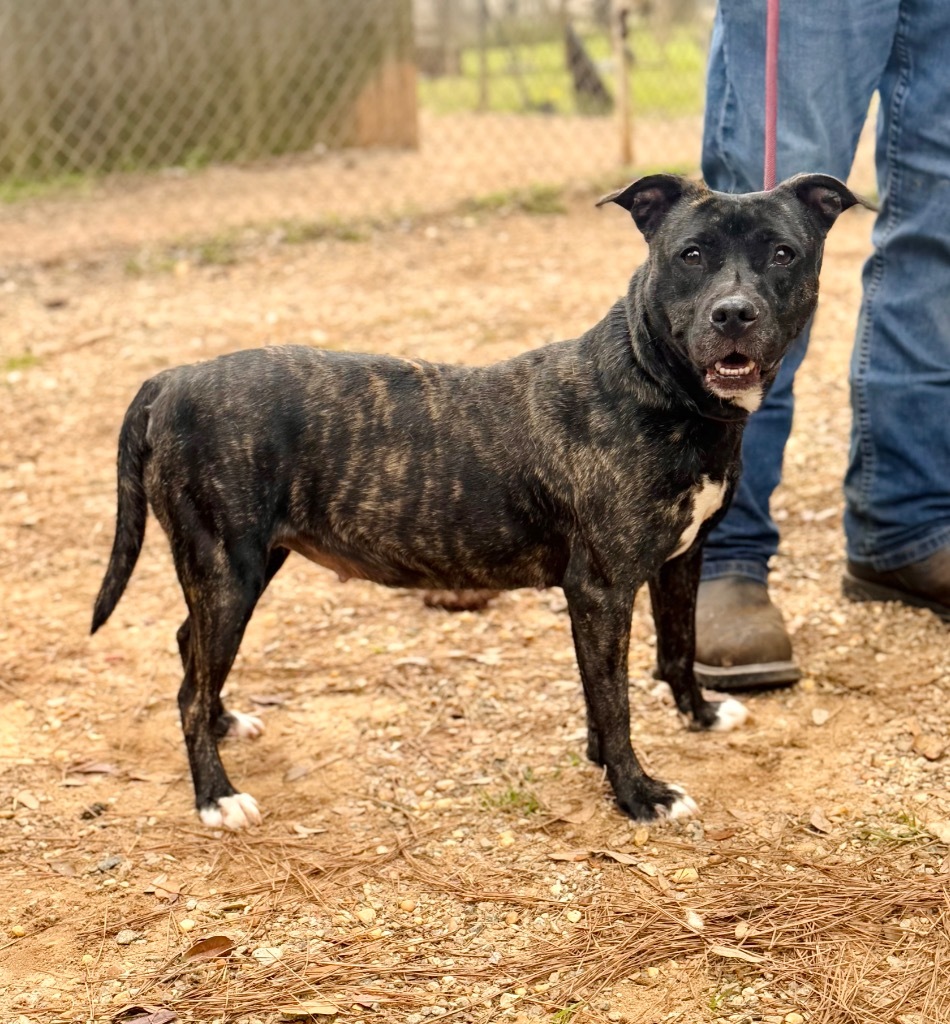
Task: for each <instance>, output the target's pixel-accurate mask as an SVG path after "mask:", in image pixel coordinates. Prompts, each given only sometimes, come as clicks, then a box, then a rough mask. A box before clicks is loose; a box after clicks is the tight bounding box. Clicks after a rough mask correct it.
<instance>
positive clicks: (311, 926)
mask: <svg viewBox="0 0 950 1024" xmlns="http://www.w3.org/2000/svg"><path fill="white" fill-rule="evenodd" d="M63 216H64V218H65V217H66V214H65V212H64V213H63ZM28 219H29V218H28V216H27V215H26V214H23V215H21V221H23V222H25V221H26V220H28ZM66 219H68V218H66ZM870 225H871V219H870V216H869V215H866V214H864V213H861V212H858V211H854V212H852V213H849V214H848V215H847V216H846V217H845V218H843V219H842V222H841V223H840V224H839V225H838V226H837V227H836V228H835V230H834V232H833V234H832V237H831V240H830V244H829V251H828V255H827V257H826V261H825V264H826V270H825V273H824V279H823V303H822V307H821V311H820V316H819V321H818V325H817V327H816V330H815V334H814V340H813V345H812V352H811V353H810V355H809V357H808V360H807V362H806V364H805V367H804V370H803V372H802V374H801V376H800V387H799V402H800V406H799V413H798V417H797V423H796V428H795V434H794V437H793V439H792V441H791V442H790V446H789V450H788V459H787V473H786V479H785V483H784V485H783V487H782V489H781V491H780V493H779V495H778V498H777V514H778V517H779V519H780V520H781V523H782V528H783V544H782V550H781V553H780V555H779V557H778V558H777V560H776V565H775V573H774V576H773V589H774V593H775V596H776V598H777V600H778V601H779V602H780V603H781V606H782V607H783V609H784V611H785V614H786V616H787V620H788V622H789V625H790V626H791V629H792V632H793V634H794V640H795V648H796V653H797V657H798V659H799V661H800V663H801V665H802V667H803V669H804V672H805V679H804V681H803V682H802V684H801V685H800V686H798V687H796V688H795V689H794V690H792V691H790V692H783V693H776V694H767V695H761V696H757V697H754V698H751V699H750V700H749V701H748V704H749V707H750V709H751V711H752V717H751V719H750V721H749V723H748V724H747V725H746V726H745V727H744V728H743V729H742V730H741V731H739V732H736V733H734V734H729V735H719V734H717V735H696V734H692V733H687V732H685V731H683V730H682V728H681V727H680V725H679V723H678V721H677V718H676V716H675V714H674V712H673V709H672V707H671V704H670V701H669V698H668V696H667V695H666V694H665V693H664V692H663V689H664V688H663V687H657V686H656V685H655V684H654V683H653V682H652V681H651V678H650V671H651V668H652V664H653V649H652V647H653V638H652V627H651V623H650V618H649V608H648V601H647V599H646V596H645V595H642V596H641V598H640V599H639V601H638V605H637V609H636V611H635V615H634V626H633V641H632V645H631V658H630V661H631V688H632V698H633V706H634V738H635V744H636V745H637V747H638V749H639V750H640V751H642V752H643V753H644V755H645V757H646V759H647V761H648V763H649V765H650V767H651V768H652V769H653V770H655V771H656V772H657V774H659V775H660V776H661V777H667V778H673V779H676V780H679V781H681V782H683V783H684V784H685V785H686V786H687V788H688V790H689V792H690V793H691V794H692V795H693V796H694V797H695V798H696V800H697V801H698V803H699V804H700V807H701V809H702V817H701V819H700V820H699V821H698V822H692V823H686V824H677V825H665V826H657V827H651V828H649V829H647V828H643V827H636V826H634V825H632V824H631V823H628V822H627V821H625V820H624V819H623V818H622V817H621V816H620V815H619V814H618V812H617V811H616V809H615V808H614V806H613V805H612V803H611V801H610V799H609V794H608V790H607V787H606V785H605V783H604V780H603V779H602V777H601V774H600V773H599V772H598V771H597V770H596V769H595V768H594V767H593V766H592V765H590V764H588V763H587V762H586V761H585V760H584V756H583V754H584V741H583V732H584V722H583V708H582V699H581V695H580V691H579V685H578V682H577V674H576V668H575V664H574V660H573V653H572V648H571V642H570V631H569V626H568V621H567V617H566V615H565V614H564V607H563V599H562V597H561V595H560V592H558V591H552V592H546V593H533V592H532V593H527V592H516V593H511V594H507V595H504V596H502V597H501V598H499V599H498V600H497V601H496V602H494V603H493V604H492V605H491V606H490V608H489V609H488V610H487V611H486V612H484V613H481V614H468V613H463V614H460V615H449V614H448V613H445V612H440V611H434V610H429V609H425V608H423V607H422V604H421V602H420V601H419V599H418V597H417V595H414V594H411V593H403V592H390V591H385V590H382V589H378V588H375V587H373V586H372V585H370V584H363V583H358V582H356V583H348V584H346V585H340V584H339V583H338V582H337V580H336V578H335V576H333V575H332V574H330V573H329V572H325V571H323V570H321V569H319V568H317V567H315V566H313V565H311V564H309V563H307V562H305V561H304V560H303V559H292V560H291V561H290V562H289V563H288V565H287V566H286V567H285V568H284V570H283V571H282V572H281V574H280V575H279V576H278V578H277V579H276V580H275V582H274V584H273V586H272V587H271V589H270V590H269V591H268V593H267V594H266V596H265V598H264V599H263V600H262V602H261V604H260V606H259V608H258V611H257V614H256V616H255V618H254V619H253V621H252V623H251V626H250V628H249V631H248V634H247V637H246V639H245V642H244V644H243V647H242V650H241V653H240V655H239V658H238V661H237V663H236V665H235V668H234V670H233V672H232V674H231V678H230V680H229V683H228V687H227V696H228V700H229V702H230V703H231V704H232V705H233V706H234V707H235V708H237V709H240V710H245V711H254V712H255V713H256V714H259V715H260V716H261V717H262V718H263V719H264V720H265V722H266V726H267V731H266V733H265V734H264V736H263V737H262V738H260V739H259V740H257V741H255V742H253V743H236V742H235V743H229V744H228V746H227V750H226V753H225V760H226V763H227V765H228V768H229V771H230V773H231V775H232V778H233V779H235V780H236V781H238V782H239V784H241V785H242V786H243V787H245V788H246V789H247V790H249V791H250V792H252V793H254V794H255V796H257V797H258V799H259V800H260V802H261V804H262V807H263V808H264V811H265V820H264V824H263V826H262V828H261V829H259V830H257V831H256V832H255V833H254V834H252V835H247V836H230V835H218V834H213V833H207V832H205V831H204V830H202V829H201V828H200V826H199V825H198V822H197V819H196V817H195V815H194V811H193V808H192V806H191V793H190V784H189V780H188V777H187V767H186V763H185V757H184V751H183V745H182V741H181V735H180V728H179V725H178V721H177V708H176V704H175V693H176V689H177V686H178V683H179V679H180V666H179V662H178V657H177V652H176V648H175V638H174V633H175V629H176V627H177V625H178V624H179V622H180V621H181V619H182V618H183V602H182V599H181V595H180V592H179V590H178V587H177V584H176V581H175V578H174V574H173V571H172V567H171V564H170V559H169V555H168V551H167V547H166V544H165V540H164V537H163V536H162V534H161V531H160V530H159V529H158V528H157V525H156V524H155V523H154V521H152V522H151V523H150V528H149V532H148V537H147V541H146V548H145V551H144V552H143V555H142V558H141V560H140V562H139V566H138V568H137V570H136V573H135V576H134V578H133V581H132V583H131V585H130V587H129V589H128V591H127V593H126V595H125V597H124V598H123V600H122V602H121V603H120V605H119V607H118V609H117V611H116V613H115V615H114V616H113V618H112V620H111V621H110V622H109V624H108V625H107V626H106V627H105V628H104V629H103V630H102V632H101V633H100V634H98V635H97V636H96V637H95V638H92V639H90V638H89V636H88V623H89V617H90V611H91V603H92V599H93V597H94V595H95V593H96V590H97V588H98V585H99V582H100V579H101V575H102V572H103V569H104V566H105V563H106V559H107V555H108V550H109V545H110V543H111V536H112V526H113V516H114V501H115V494H114V489H115V483H114V469H113V466H114V458H115V443H116V435H117V430H118V426H119V423H120V420H121V417H122V414H123V412H124V409H125V407H126V405H127V403H128V401H129V400H130V399H131V397H132V395H133V394H134V392H135V390H136V388H137V386H138V384H139V383H140V381H141V380H142V379H143V378H144V377H146V376H147V375H149V374H151V373H153V372H154V371H156V370H158V369H160V368H161V367H165V366H169V365H173V364H177V363H181V362H185V361H193V360H197V359H205V358H208V357H211V356H214V355H217V354H219V353H222V352H226V351H231V350H234V349H237V348H242V347H250V346H257V345H262V344H281V343H286V342H296V343H304V344H318V345H323V346H328V347H332V348H354V349H359V350H367V351H369V350H372V351H380V352H392V353H397V354H401V355H414V356H420V357H424V358H428V359H445V360H453V361H463V362H485V361H490V360H495V359H500V358H503V357H505V356H508V355H511V354H513V353H516V352H519V351H522V350H524V349H525V348H528V347H532V346H536V345H539V344H542V343H544V342H547V341H550V340H554V339H558V338H562V337H571V336H575V335H576V334H577V333H579V332H581V331H582V330H584V329H585V328H586V327H588V326H590V325H591V324H592V323H594V322H595V321H596V320H597V319H598V318H599V317H600V316H601V315H602V314H603V312H604V311H605V310H606V309H607V308H608V306H609V304H610V303H611V302H612V301H613V299H614V298H615V297H616V296H617V295H618V294H619V293H620V292H621V291H622V289H623V288H624V286H625V283H626V279H627V277H628V275H629V273H630V271H631V269H632V268H633V267H634V266H635V265H636V263H637V261H638V260H639V259H641V257H642V255H643V246H642V243H641V242H640V240H639V238H638V237H637V236H636V233H635V231H634V230H633V228H632V227H631V226H630V224H629V222H628V221H627V220H626V219H625V218H623V217H622V216H620V215H619V211H613V212H611V211H610V210H603V211H594V210H593V209H592V207H591V204H590V202H589V199H585V200H584V201H580V200H577V201H572V202H571V203H570V209H569V211H568V212H567V214H565V215H561V216H549V217H540V216H535V217H532V216H527V215H524V214H518V213H510V214H508V215H505V213H504V212H502V213H500V214H499V213H493V214H485V215H480V216H477V217H457V216H443V217H440V218H436V219H432V218H429V219H418V220H415V221H406V222H404V223H403V224H402V225H401V226H397V227H393V228H391V229H387V230H382V231H377V232H373V233H371V234H370V235H369V237H367V238H366V239H365V240H362V241H354V242H347V241H341V240H323V241H317V242H313V243H309V244H305V245H289V244H286V243H281V242H279V240H277V239H274V240H272V241H271V242H269V243H268V242H266V241H264V242H261V241H256V242H254V243H253V244H251V243H249V244H248V245H246V246H245V247H244V248H242V249H241V250H240V251H239V252H238V253H237V255H236V257H235V261H234V262H229V263H227V264H226V265H209V266H198V265H196V264H195V263H194V262H193V261H191V262H190V261H189V260H188V259H187V258H179V259H178V260H177V261H173V262H172V263H171V264H170V266H169V269H168V270H167V272H155V273H146V274H144V275H143V274H136V275H132V274H130V273H129V272H128V252H129V250H128V248H127V247H126V248H123V249H121V250H110V249H109V247H108V246H106V247H104V248H97V247H96V246H95V244H94V243H90V244H91V245H92V249H93V250H95V258H94V259H92V258H83V257H82V256H81V255H77V254H76V253H75V252H74V253H73V254H72V255H71V256H70V258H69V260H64V259H61V258H59V257H57V256H56V253H55V252H51V254H50V258H48V259H45V260H43V261H42V262H38V261H37V260H35V259H31V258H30V257H29V256H21V257H20V258H19V259H18V260H17V261H15V263H16V265H13V262H11V263H10V264H9V265H8V268H7V271H6V274H5V279H4V281H3V283H2V284H0V288H2V290H3V296H2V307H0V324H2V331H0V359H2V362H0V365H2V366H3V368H4V369H3V374H2V378H0V408H2V416H0V438H2V441H0V588H2V593H3V602H2V618H0V701H2V704H3V708H2V714H0V772H2V803H0V894H2V899H0V929H2V930H3V932H4V936H5V937H4V938H3V939H0V1019H2V1020H4V1021H8V1020H9V1021H30V1022H32V1021H43V1022H53V1021H73V1020H83V1021H85V1020H89V1021H106V1020H111V1019H112V1018H113V1015H115V1014H117V1013H119V1012H120V1011H121V1010H122V1009H123V1008H125V1007H128V1006H140V1007H146V1008H148V1007H151V1008H152V1009H151V1010H150V1011H149V1012H153V1013H154V1014H155V1015H153V1017H152V1018H150V1019H152V1020H153V1021H156V1020H163V1019H164V1020H170V1019H172V1017H171V1016H168V1015H166V1016H165V1017H162V1016H161V1014H160V1013H159V1012H158V1011H159V1010H161V1009H162V1008H164V1009H166V1010H168V1011H169V1013H172V1014H177V1015H178V1016H179V1018H180V1019H182V1020H196V1021H211V1020H220V1021H232V1020H240V1021H247V1022H250V1021H272V1020H277V1019H281V1016H280V1015H281V1012H283V1013H284V1014H285V1016H284V1018H283V1019H292V1017H293V1013H292V1011H291V1010H290V1009H288V1007H291V1006H293V1005H296V1006H297V1007H298V1010H297V1013H298V1015H303V1014H304V1012H305V1010H307V1004H309V1010H307V1012H310V1013H311V1015H312V1014H316V1013H317V1011H318V1010H323V1011H325V1014H326V1015H325V1016H322V1017H321V1016H311V1017H310V1018H309V1019H317V1020H320V1019H323V1020H330V1019H332V1018H333V1015H334V1014H338V1017H339V1019H340V1020H341V1021H346V1022H349V1021H353V1022H356V1021H366V1022H369V1021H374V1020H385V1021H406V1022H408V1024H417V1022H419V1021H422V1020H426V1019H429V1018H435V1017H447V1018H448V1017H453V1018H454V1019H458V1020H478V1021H493V1020H504V1019H512V1020H524V1021H529V1020H536V1019H538V1020H552V1021H559V1022H561V1024H564V1022H566V1021H569V1020H575V1021H578V1022H581V1021H601V1020H611V1021H617V1020H619V1021H629V1022H639V1024H653V1022H660V1021H673V1020H677V1021H681V1022H684V1024H691V1022H699V1021H714V1020H727V1021H734V1022H750V1024H751V1022H757V1021H763V1022H783V1021H789V1022H792V1024H794V1022H796V1021H798V1022H801V1021H804V1020H808V1021H852V1020H853V1021H899V1022H902V1024H910V1022H913V1024H918V1022H931V1021H932V1022H936V1021H938V1020H946V1019H948V1017H950V1005H948V1000H950V995H948V988H947V987H946V984H945V980H944V981H941V979H945V974H944V972H945V970H946V964H947V962H948V957H950V942H948V931H947V920H948V910H947V908H948V906H950V903H948V899H947V897H948V894H950V886H948V879H950V876H948V874H947V872H948V859H947V842H948V841H950V824H948V819H950V795H948V787H947V782H948V779H947V776H948V764H950V761H948V760H947V758H946V757H945V756H944V749H945V739H944V737H945V733H946V695H947V689H948V687H950V651H948V644H947V632H946V628H945V627H943V626H941V625H940V624H939V623H938V622H937V621H936V619H935V618H934V617H933V616H931V615H929V614H928V613H925V612H918V611H913V610H909V609H903V608H898V607H892V606H887V607H885V606H880V605H865V606H856V605H851V604H848V603H846V602H845V601H844V600H843V599H842V598H841V596H840V593H839V580H840V571H841V564H842V539H841V492H840V482H841V477H842V472H843V468H844V465H845V459H846V448H847V434H848V423H849V412H848V398H847V394H848V391H847V363H848V357H849V349H850V337H851V333H852V331H853V326H854V318H855V310H856V304H857V299H858V289H859V277H858V272H859V268H860V264H861V261H862V260H863V258H864V257H865V256H866V254H867V252H868V245H869V242H868V239H869V231H870ZM44 230H45V229H44ZM77 230H78V229H77ZM126 241H127V240H126ZM126 241H124V242H123V245H125V244H126ZM139 241H140V240H138V241H136V244H139ZM605 851H606V852H605ZM691 915H692V916H691ZM213 936H224V937H225V939H226V940H227V941H225V940H224V939H222V940H221V941H220V942H219V944H218V945H217V946H214V944H212V946H211V947H208V946H205V947H199V948H198V949H197V951H195V950H194V949H192V946H193V944H194V943H195V942H196V941H197V940H201V939H206V938H208V937H213ZM214 950H217V952H219V953H221V954H222V955H220V956H218V957H217V958H214V959H209V958H204V957H205V956H206V954H208V953H209V952H211V951H214ZM189 951H190V952H189ZM300 1004H304V1010H301V1009H299V1007H300ZM282 1007H283V1008H284V1010H283V1011H282V1010H281V1008H282ZM145 1012H146V1011H145V1010H143V1011H142V1013H145ZM132 1016H134V1014H132ZM299 1019H304V1017H303V1016H300V1018H299Z"/></svg>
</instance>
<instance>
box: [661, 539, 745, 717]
mask: <svg viewBox="0 0 950 1024" xmlns="http://www.w3.org/2000/svg"><path fill="white" fill-rule="evenodd" d="M702 562H703V549H702V545H701V544H694V545H693V547H692V548H691V549H690V550H689V551H687V552H686V553H685V554H682V555H680V556H679V558H674V559H671V560H670V561H669V562H664V564H663V567H662V568H661V569H660V571H659V572H658V573H657V575H656V576H654V577H653V579H651V580H650V601H651V602H652V605H653V621H654V623H655V625H656V664H657V670H656V676H657V678H658V679H663V680H665V681H666V682H667V683H669V684H670V689H671V690H672V691H673V699H674V700H675V701H676V706H677V708H678V709H679V711H680V714H681V715H683V717H684V718H685V719H686V720H687V721H688V722H689V725H690V727H691V728H693V729H716V730H726V729H733V728H735V727H736V726H737V725H741V724H742V723H743V722H744V721H745V720H746V717H747V716H748V712H747V711H746V708H745V705H743V704H741V703H740V702H739V701H737V700H734V699H732V698H731V697H730V698H727V699H726V700H706V698H705V697H704V696H703V694H702V691H701V690H700V688H699V685H698V684H697V682H696V675H695V673H694V671H693V660H694V658H695V656H696V591H697V589H698V588H699V574H700V570H701V569H702Z"/></svg>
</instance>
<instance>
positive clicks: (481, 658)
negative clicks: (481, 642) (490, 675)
mask: <svg viewBox="0 0 950 1024" xmlns="http://www.w3.org/2000/svg"><path fill="white" fill-rule="evenodd" d="M471 660H472V661H477V662H478V663H479V664H480V665H500V664H501V648H499V647H488V648H486V650H485V652H484V653H483V654H473V655H472V656H471Z"/></svg>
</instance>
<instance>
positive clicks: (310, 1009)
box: [277, 1002, 340, 1020]
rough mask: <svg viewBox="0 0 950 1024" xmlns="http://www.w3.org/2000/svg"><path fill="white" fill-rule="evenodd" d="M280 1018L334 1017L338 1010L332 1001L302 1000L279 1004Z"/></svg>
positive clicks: (309, 1018) (308, 1018)
mask: <svg viewBox="0 0 950 1024" xmlns="http://www.w3.org/2000/svg"><path fill="white" fill-rule="evenodd" d="M277 1012H278V1013H279V1014H280V1019H281V1020H311V1019H313V1018H314V1017H331V1018H332V1017H336V1015H337V1014H338V1013H339V1012H340V1011H339V1008H338V1007H336V1006H334V1005H333V1003H318V1002H304V1003H297V1004H295V1005H293V1006H279V1007H278V1008H277Z"/></svg>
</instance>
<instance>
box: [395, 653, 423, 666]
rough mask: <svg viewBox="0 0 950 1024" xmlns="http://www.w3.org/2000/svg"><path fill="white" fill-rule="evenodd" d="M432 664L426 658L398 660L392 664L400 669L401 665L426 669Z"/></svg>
mask: <svg viewBox="0 0 950 1024" xmlns="http://www.w3.org/2000/svg"><path fill="white" fill-rule="evenodd" d="M431 664H432V662H431V661H430V660H429V659H428V658H423V657H418V656H417V657H412V658H399V659H397V660H396V661H394V662H393V665H396V666H397V667H401V666H403V665H415V666H416V668H428V667H429V666H430V665H431Z"/></svg>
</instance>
